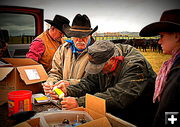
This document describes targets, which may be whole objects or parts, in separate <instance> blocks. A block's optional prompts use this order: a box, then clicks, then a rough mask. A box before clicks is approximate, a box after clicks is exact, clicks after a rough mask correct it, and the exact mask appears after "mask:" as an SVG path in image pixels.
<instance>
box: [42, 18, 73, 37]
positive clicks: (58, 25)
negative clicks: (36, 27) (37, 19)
mask: <svg viewBox="0 0 180 127" xmlns="http://www.w3.org/2000/svg"><path fill="white" fill-rule="evenodd" d="M44 21H46V22H47V23H49V24H50V25H51V26H54V27H56V28H57V29H59V30H60V31H61V32H62V33H64V34H65V32H64V30H63V25H69V22H70V21H69V20H68V19H67V18H66V17H64V16H61V15H55V17H54V19H53V20H49V19H45V20H44ZM65 35H66V34H65Z"/></svg>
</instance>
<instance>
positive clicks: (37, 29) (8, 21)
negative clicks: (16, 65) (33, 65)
mask: <svg viewBox="0 0 180 127" xmlns="http://www.w3.org/2000/svg"><path fill="white" fill-rule="evenodd" d="M0 17H1V20H0V30H6V31H8V36H9V39H8V52H9V55H10V57H16V58H24V57H25V54H26V53H27V51H28V50H29V45H30V43H31V41H32V40H33V39H34V38H35V37H36V36H37V35H39V34H40V33H42V32H43V26H44V25H43V20H44V10H43V9H39V8H29V7H18V6H0Z"/></svg>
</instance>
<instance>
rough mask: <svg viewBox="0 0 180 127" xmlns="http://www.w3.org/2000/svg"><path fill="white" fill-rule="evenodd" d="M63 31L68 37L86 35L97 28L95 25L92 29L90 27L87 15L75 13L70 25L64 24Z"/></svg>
mask: <svg viewBox="0 0 180 127" xmlns="http://www.w3.org/2000/svg"><path fill="white" fill-rule="evenodd" d="M64 27H65V28H64V32H65V33H66V35H67V36H68V37H79V38H82V37H86V36H88V35H91V34H93V33H94V32H95V31H96V30H97V29H98V26H96V27H95V28H94V29H92V28H91V23H90V20H89V18H88V17H87V15H81V14H77V15H76V16H75V17H74V19H73V22H72V26H71V27H70V26H69V25H64Z"/></svg>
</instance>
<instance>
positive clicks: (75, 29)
mask: <svg viewBox="0 0 180 127" xmlns="http://www.w3.org/2000/svg"><path fill="white" fill-rule="evenodd" d="M70 30H71V31H80V32H91V31H92V30H80V29H72V28H70Z"/></svg>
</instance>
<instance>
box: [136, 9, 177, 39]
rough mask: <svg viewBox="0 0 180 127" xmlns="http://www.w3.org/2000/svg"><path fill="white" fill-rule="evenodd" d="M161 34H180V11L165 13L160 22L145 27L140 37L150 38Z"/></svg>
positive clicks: (173, 10) (167, 11)
mask: <svg viewBox="0 0 180 127" xmlns="http://www.w3.org/2000/svg"><path fill="white" fill-rule="evenodd" d="M159 32H180V9H172V10H166V11H164V12H163V13H162V15H161V18H160V21H159V22H154V23H152V24H149V25H147V26H145V27H144V28H143V29H142V30H141V31H140V33H139V35H140V36H142V37H150V36H156V35H159Z"/></svg>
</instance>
